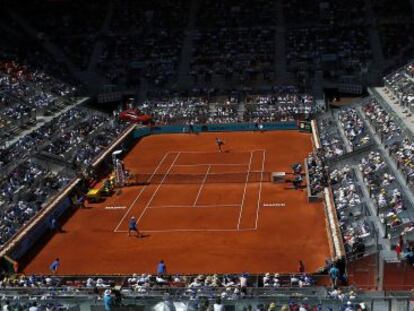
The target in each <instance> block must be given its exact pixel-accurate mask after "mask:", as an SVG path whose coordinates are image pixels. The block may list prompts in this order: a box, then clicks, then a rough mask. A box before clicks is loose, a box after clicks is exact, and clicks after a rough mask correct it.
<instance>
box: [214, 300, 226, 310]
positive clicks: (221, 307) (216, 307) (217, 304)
mask: <svg viewBox="0 0 414 311" xmlns="http://www.w3.org/2000/svg"><path fill="white" fill-rule="evenodd" d="M213 310H214V311H224V305H223V304H222V303H221V299H220V298H217V300H216V302H215V303H214V305H213Z"/></svg>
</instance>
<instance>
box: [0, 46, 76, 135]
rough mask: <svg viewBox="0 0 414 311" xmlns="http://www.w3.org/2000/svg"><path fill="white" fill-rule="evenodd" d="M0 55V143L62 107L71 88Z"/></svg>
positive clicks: (7, 55)
mask: <svg viewBox="0 0 414 311" xmlns="http://www.w3.org/2000/svg"><path fill="white" fill-rule="evenodd" d="M14 57H16V56H15V55H14V54H10V53H4V54H0V117H1V124H0V142H2V143H3V142H5V141H7V140H8V139H10V138H12V137H13V136H15V135H17V134H18V133H19V132H21V131H22V130H24V129H27V128H29V127H31V126H33V125H35V124H36V122H37V117H39V116H42V115H43V116H44V115H50V114H53V113H55V112H57V111H59V110H60V109H62V108H64V107H65V105H66V102H67V101H68V100H67V99H66V97H67V96H69V95H73V93H74V92H75V91H76V88H75V87H71V86H70V85H69V84H66V83H64V82H61V81H60V80H58V79H55V78H54V77H53V76H51V75H49V74H47V73H46V72H43V71H40V70H39V69H34V68H33V69H32V68H30V67H28V66H27V65H24V64H22V63H19V62H17V61H15V60H14Z"/></svg>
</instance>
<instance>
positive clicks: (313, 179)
mask: <svg viewBox="0 0 414 311" xmlns="http://www.w3.org/2000/svg"><path fill="white" fill-rule="evenodd" d="M306 162H307V165H308V172H309V189H310V192H311V193H310V195H311V196H318V195H320V193H321V192H322V191H323V189H324V188H325V187H326V186H328V183H329V176H327V171H328V168H327V167H324V163H323V162H322V160H321V159H320V158H319V157H318V156H317V155H314V154H312V153H311V154H309V155H308V157H307V158H306Z"/></svg>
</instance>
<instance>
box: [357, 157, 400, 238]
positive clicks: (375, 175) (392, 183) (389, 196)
mask: <svg viewBox="0 0 414 311" xmlns="http://www.w3.org/2000/svg"><path fill="white" fill-rule="evenodd" d="M360 170H361V172H362V174H363V176H364V180H365V182H366V184H367V186H368V188H369V190H370V194H371V197H372V198H373V199H374V203H375V204H376V207H377V209H378V212H379V217H380V219H381V220H382V222H383V223H384V224H385V226H386V228H387V229H390V230H388V232H389V233H390V236H391V232H392V231H395V230H393V229H396V228H397V227H398V226H400V225H401V224H402V218H403V217H402V216H403V215H404V211H405V210H406V209H407V206H406V202H405V199H404V197H403V195H402V193H401V190H400V187H399V185H398V183H397V182H396V180H395V177H394V176H393V175H392V174H391V173H390V171H389V168H388V166H387V164H386V163H385V161H384V160H383V158H382V156H381V155H380V154H379V152H374V151H372V152H370V153H369V155H368V156H367V157H364V158H362V160H361V163H360Z"/></svg>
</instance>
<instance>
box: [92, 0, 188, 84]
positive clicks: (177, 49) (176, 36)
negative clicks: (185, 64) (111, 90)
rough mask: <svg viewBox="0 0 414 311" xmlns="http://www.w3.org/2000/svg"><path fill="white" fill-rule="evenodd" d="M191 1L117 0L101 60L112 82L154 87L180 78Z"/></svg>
mask: <svg viewBox="0 0 414 311" xmlns="http://www.w3.org/2000/svg"><path fill="white" fill-rule="evenodd" d="M188 11H189V1H186V0H181V1H159V0H157V1H151V2H136V1H132V0H129V1H116V2H114V10H113V15H112V19H111V22H110V26H109V33H108V35H106V36H105V39H104V48H103V52H102V55H101V57H100V60H99V63H98V69H99V71H100V72H101V73H102V74H103V75H104V76H105V77H106V78H107V80H109V81H110V82H112V83H115V84H126V85H137V84H139V83H140V81H139V76H140V75H142V76H144V77H145V78H146V80H147V82H148V84H149V85H150V86H152V87H162V86H165V85H167V84H168V83H173V82H174V81H175V80H176V78H177V74H178V72H177V70H178V64H179V59H180V53H181V47H182V44H183V38H184V29H185V27H186V25H187V22H188V14H189V12H188Z"/></svg>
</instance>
